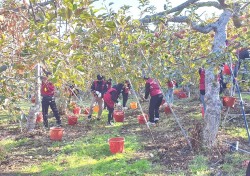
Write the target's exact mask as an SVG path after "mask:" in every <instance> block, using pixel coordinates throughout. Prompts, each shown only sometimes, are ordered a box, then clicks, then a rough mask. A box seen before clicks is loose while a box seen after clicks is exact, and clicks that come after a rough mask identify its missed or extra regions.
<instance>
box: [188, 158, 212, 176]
mask: <svg viewBox="0 0 250 176" xmlns="http://www.w3.org/2000/svg"><path fill="white" fill-rule="evenodd" d="M189 171H190V172H191V173H192V175H197V176H198V175H209V173H210V171H209V168H208V159H207V157H205V156H202V155H197V156H196V157H195V158H194V159H193V160H192V161H191V163H190V165H189Z"/></svg>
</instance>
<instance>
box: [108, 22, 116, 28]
mask: <svg viewBox="0 0 250 176" xmlns="http://www.w3.org/2000/svg"><path fill="white" fill-rule="evenodd" d="M105 26H106V27H108V28H116V25H115V22H114V21H106V23H105Z"/></svg>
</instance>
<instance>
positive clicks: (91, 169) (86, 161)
mask: <svg viewBox="0 0 250 176" xmlns="http://www.w3.org/2000/svg"><path fill="white" fill-rule="evenodd" d="M116 136H118V132H117V134H115V135H114V136H113V135H112V134H94V136H89V137H85V138H84V137H83V138H82V139H81V140H79V141H75V142H72V143H69V144H67V145H60V143H58V142H55V143H53V144H52V146H51V147H50V150H53V148H56V147H57V148H58V147H60V152H61V154H59V155H58V157H57V158H55V159H53V160H52V161H46V162H43V163H42V164H41V165H38V166H32V167H27V168H25V169H24V170H23V171H24V172H29V173H37V172H38V173H39V174H41V175H55V174H56V175H57V174H59V175H75V174H76V175H77V173H81V174H83V175H89V174H90V175H105V174H106V175H115V174H118V175H131V174H132V175H133V174H141V173H144V172H146V171H147V170H149V168H150V162H149V161H146V160H133V161H130V159H131V158H133V154H134V153H135V152H136V150H138V149H139V148H140V145H139V142H138V141H137V139H136V136H132V135H130V136H129V135H127V136H126V137H125V144H124V146H125V152H124V153H119V154H116V155H114V154H111V152H110V149H109V143H108V139H110V138H112V137H116Z"/></svg>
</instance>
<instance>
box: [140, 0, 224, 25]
mask: <svg viewBox="0 0 250 176" xmlns="http://www.w3.org/2000/svg"><path fill="white" fill-rule="evenodd" d="M198 1H199V0H188V1H186V2H184V3H182V4H180V5H179V6H177V7H174V8H172V9H170V10H168V11H164V12H159V13H156V14H153V15H146V16H145V17H144V18H142V19H141V20H140V21H141V23H151V22H153V21H158V20H159V19H160V18H165V16H166V15H168V14H171V13H174V12H180V11H182V10H183V9H185V8H187V7H189V6H190V5H195V6H196V7H215V8H217V9H223V8H224V7H223V6H222V5H220V4H219V3H218V2H216V1H209V2H198Z"/></svg>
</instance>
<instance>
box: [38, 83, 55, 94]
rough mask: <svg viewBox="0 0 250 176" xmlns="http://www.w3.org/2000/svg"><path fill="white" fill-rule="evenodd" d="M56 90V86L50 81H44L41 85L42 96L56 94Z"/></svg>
mask: <svg viewBox="0 0 250 176" xmlns="http://www.w3.org/2000/svg"><path fill="white" fill-rule="evenodd" d="M54 90H55V86H54V85H53V84H52V83H50V82H48V83H46V84H45V83H42V85H41V95H42V96H54Z"/></svg>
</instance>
